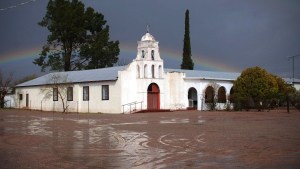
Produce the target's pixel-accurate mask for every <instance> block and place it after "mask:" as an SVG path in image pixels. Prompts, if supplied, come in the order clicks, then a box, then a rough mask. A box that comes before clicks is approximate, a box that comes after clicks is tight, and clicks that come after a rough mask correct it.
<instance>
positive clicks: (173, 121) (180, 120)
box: [160, 118, 190, 124]
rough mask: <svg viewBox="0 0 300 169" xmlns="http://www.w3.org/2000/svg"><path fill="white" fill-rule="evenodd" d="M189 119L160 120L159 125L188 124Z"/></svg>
mask: <svg viewBox="0 0 300 169" xmlns="http://www.w3.org/2000/svg"><path fill="white" fill-rule="evenodd" d="M189 122H190V119H180V118H173V119H168V120H161V121H160V123H161V124H170V123H189Z"/></svg>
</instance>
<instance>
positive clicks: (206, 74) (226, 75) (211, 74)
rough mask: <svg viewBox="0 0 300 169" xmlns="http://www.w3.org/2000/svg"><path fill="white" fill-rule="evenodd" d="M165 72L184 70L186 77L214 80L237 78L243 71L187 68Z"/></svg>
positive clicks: (166, 70) (171, 70)
mask: <svg viewBox="0 0 300 169" xmlns="http://www.w3.org/2000/svg"><path fill="white" fill-rule="evenodd" d="M165 72H169V73H171V72H182V73H185V74H186V78H190V79H193V78H199V79H213V80H236V79H237V78H238V77H239V76H240V74H241V73H236V72H215V71H202V70H185V69H165Z"/></svg>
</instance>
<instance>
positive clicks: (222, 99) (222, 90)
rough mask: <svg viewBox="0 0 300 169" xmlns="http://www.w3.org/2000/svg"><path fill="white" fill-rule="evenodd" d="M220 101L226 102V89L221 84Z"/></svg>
mask: <svg viewBox="0 0 300 169" xmlns="http://www.w3.org/2000/svg"><path fill="white" fill-rule="evenodd" d="M218 103H226V89H225V87H224V86H221V87H220V88H219V90H218Z"/></svg>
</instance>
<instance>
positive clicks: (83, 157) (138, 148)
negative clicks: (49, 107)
mask: <svg viewBox="0 0 300 169" xmlns="http://www.w3.org/2000/svg"><path fill="white" fill-rule="evenodd" d="M4 121H5V122H7V123H8V124H9V125H8V126H5V129H4V135H5V133H18V134H22V135H36V136H43V137H45V138H47V137H48V138H50V139H45V140H46V141H45V143H43V144H41V145H40V147H38V148H40V149H49V147H50V149H51V150H52V151H53V152H54V153H56V154H58V155H60V156H62V157H63V158H64V159H67V160H70V161H72V162H77V163H80V164H83V165H84V166H87V167H91V168H94V167H104V168H165V167H166V166H168V167H169V166H174V167H175V168H181V167H183V166H190V167H194V166H201V165H200V163H201V161H199V159H200V158H201V157H203V156H205V154H203V153H201V152H200V151H199V145H203V144H205V138H204V136H205V133H197V134H196V135H195V136H191V137H187V136H185V135H184V134H183V135H178V134H174V133H166V134H162V135H161V136H159V137H158V138H151V137H149V135H148V134H147V133H146V132H135V131H128V130H120V129H116V128H115V126H122V125H146V124H149V122H148V121H137V122H127V123H106V124H105V123H104V122H103V121H101V120H94V119H75V118H59V117H49V118H48V117H47V118H46V117H43V118H42V117H37V116H30V117H25V116H6V118H5V119H4ZM204 122H205V121H204V120H203V119H202V117H201V116H199V117H198V118H196V119H188V118H169V119H168V118H163V119H161V120H158V121H157V122H156V123H160V124H172V123H174V124H175V123H182V124H187V123H191V124H194V123H199V124H202V123H204ZM118 128H119V127H118ZM43 146H44V147H43ZM40 149H37V148H36V151H41V150H40ZM178 159H180V160H178Z"/></svg>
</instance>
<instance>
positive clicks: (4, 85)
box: [0, 71, 13, 108]
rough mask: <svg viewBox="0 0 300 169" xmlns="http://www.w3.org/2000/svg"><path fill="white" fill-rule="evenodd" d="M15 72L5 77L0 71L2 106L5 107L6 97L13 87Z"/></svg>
mask: <svg viewBox="0 0 300 169" xmlns="http://www.w3.org/2000/svg"><path fill="white" fill-rule="evenodd" d="M12 81H13V73H9V75H8V76H7V77H4V75H3V74H2V72H1V71H0V108H4V105H5V100H4V97H5V96H6V95H7V94H8V92H9V90H10V89H11V87H12Z"/></svg>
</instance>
